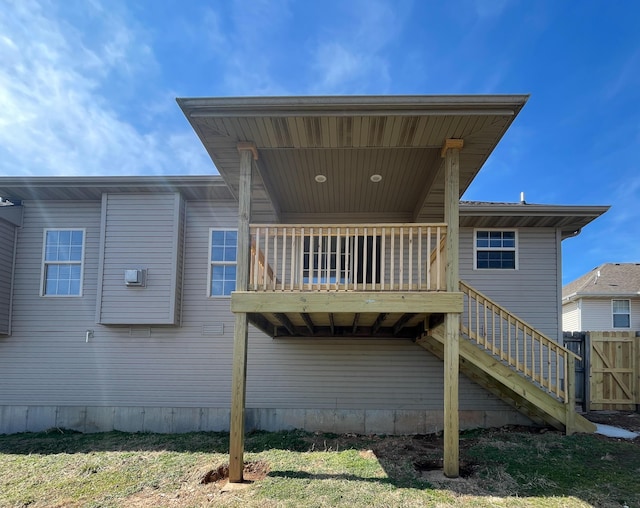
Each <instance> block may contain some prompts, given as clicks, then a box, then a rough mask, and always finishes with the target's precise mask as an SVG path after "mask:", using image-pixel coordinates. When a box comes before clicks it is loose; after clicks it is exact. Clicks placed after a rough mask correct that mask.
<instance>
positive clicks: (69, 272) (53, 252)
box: [40, 229, 85, 296]
mask: <svg viewBox="0 0 640 508" xmlns="http://www.w3.org/2000/svg"><path fill="white" fill-rule="evenodd" d="M84 234H85V231H84V229H45V231H44V252H43V255H42V287H41V290H40V294H41V295H42V296H82V271H83V262H84Z"/></svg>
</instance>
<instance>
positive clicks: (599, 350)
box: [586, 332, 640, 410]
mask: <svg viewBox="0 0 640 508" xmlns="http://www.w3.org/2000/svg"><path fill="white" fill-rule="evenodd" d="M586 335H587V337H586V340H587V348H589V349H590V355H589V357H590V365H588V366H587V367H586V368H587V371H588V372H589V379H590V382H589V391H590V396H588V404H587V409H592V410H602V409H617V410H635V409H636V406H637V405H639V404H640V344H639V341H640V337H636V332H587V334H586Z"/></svg>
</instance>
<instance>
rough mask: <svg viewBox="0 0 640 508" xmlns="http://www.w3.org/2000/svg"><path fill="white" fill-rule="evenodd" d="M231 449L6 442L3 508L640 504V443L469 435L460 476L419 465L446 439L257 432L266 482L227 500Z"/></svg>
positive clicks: (125, 438)
mask: <svg viewBox="0 0 640 508" xmlns="http://www.w3.org/2000/svg"><path fill="white" fill-rule="evenodd" d="M228 441H229V436H228V434H225V433H191V434H179V435H165V434H126V433H120V432H110V433H104V434H87V435H85V434H79V433H72V432H60V431H53V432H48V433H39V434H18V435H11V436H0V470H2V472H3V473H2V475H1V476H0V506H3V507H4V506H7V507H14V506H30V507H44V506H47V507H49V506H54V507H55V506H60V507H61V506H65V507H67V506H70V507H96V508H97V507H119V506H134V507H136V506H137V507H151V506H212V505H215V506H268V507H288V506H291V507H294V506H296V507H297V506H317V507H330V506H350V507H351V506H352V507H367V508H368V507H370V506H403V507H404V506H407V507H412V506H416V507H417V506H479V507H489V506H496V505H499V506H505V507H516V506H518V507H520V506H531V507H556V506H557V507H561V506H562V507H565V506H566V507H585V506H624V505H627V506H629V507H631V506H640V482H638V481H637V478H638V474H639V473H640V442H629V441H619V440H615V439H608V438H603V437H600V436H588V435H576V436H570V437H566V436H562V435H561V434H559V433H556V432H546V433H543V434H539V433H531V432H515V431H509V432H505V431H495V430H494V431H491V430H482V431H473V432H467V433H463V434H462V437H461V459H462V460H463V461H464V463H465V466H466V467H465V471H466V472H467V473H468V475H467V477H466V478H460V479H456V480H449V479H445V478H444V477H443V476H442V474H441V473H440V472H438V471H424V470H421V468H420V467H418V465H419V464H426V463H429V462H433V463H436V464H437V463H438V461H439V460H441V459H442V440H441V438H439V437H437V436H404V437H391V436H386V437H379V436H356V435H352V434H348V435H336V434H309V433H305V432H301V431H292V432H276V433H268V432H255V433H250V434H248V435H247V436H246V450H247V453H246V455H245V458H246V460H247V461H251V462H252V463H255V464H262V465H264V466H266V467H265V471H266V477H264V478H263V479H261V480H259V481H257V482H255V483H253V484H252V485H251V486H250V487H249V488H248V489H246V490H242V491H234V492H230V493H224V492H221V490H220V486H221V485H220V482H210V483H207V482H203V481H202V480H203V478H204V477H205V476H206V475H207V474H211V472H212V471H217V470H223V469H224V467H223V465H224V464H225V463H227V461H228V456H227V450H228ZM263 476H264V475H263Z"/></svg>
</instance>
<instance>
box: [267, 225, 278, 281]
mask: <svg viewBox="0 0 640 508" xmlns="http://www.w3.org/2000/svg"><path fill="white" fill-rule="evenodd" d="M278 238H279V233H278V227H277V226H276V228H275V229H274V231H273V267H272V269H271V276H270V278H271V280H270V281H269V282H270V286H271V290H275V289H277V288H276V279H277V278H278V277H277V272H276V270H277V269H278Z"/></svg>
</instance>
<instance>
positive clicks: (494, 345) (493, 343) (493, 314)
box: [491, 304, 498, 355]
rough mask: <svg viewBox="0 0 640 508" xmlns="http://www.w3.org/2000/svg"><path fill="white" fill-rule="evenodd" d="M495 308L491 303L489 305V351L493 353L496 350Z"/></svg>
mask: <svg viewBox="0 0 640 508" xmlns="http://www.w3.org/2000/svg"><path fill="white" fill-rule="evenodd" d="M496 335H497V334H496V308H495V307H494V306H493V304H492V305H491V337H492V339H491V351H492V353H493V354H494V355H495V354H496V352H497V351H498V348H497V347H496V339H497V337H496Z"/></svg>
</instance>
